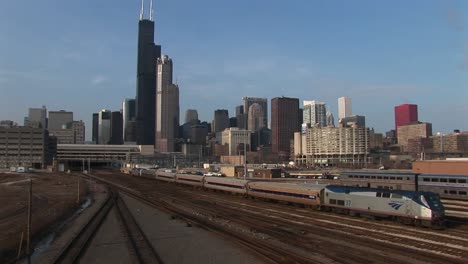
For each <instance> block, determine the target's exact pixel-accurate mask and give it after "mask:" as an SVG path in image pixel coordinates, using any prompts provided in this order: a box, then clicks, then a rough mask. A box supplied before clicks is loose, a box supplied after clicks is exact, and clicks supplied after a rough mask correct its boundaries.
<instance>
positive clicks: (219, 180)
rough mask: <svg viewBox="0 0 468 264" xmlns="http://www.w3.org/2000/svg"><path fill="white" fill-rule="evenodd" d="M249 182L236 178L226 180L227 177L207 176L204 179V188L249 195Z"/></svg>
mask: <svg viewBox="0 0 468 264" xmlns="http://www.w3.org/2000/svg"><path fill="white" fill-rule="evenodd" d="M248 182H249V181H248V180H241V179H235V178H225V177H213V176H205V177H204V187H205V188H207V189H213V190H219V191H225V192H231V193H238V194H244V195H246V194H247V191H246V185H247V183H248Z"/></svg>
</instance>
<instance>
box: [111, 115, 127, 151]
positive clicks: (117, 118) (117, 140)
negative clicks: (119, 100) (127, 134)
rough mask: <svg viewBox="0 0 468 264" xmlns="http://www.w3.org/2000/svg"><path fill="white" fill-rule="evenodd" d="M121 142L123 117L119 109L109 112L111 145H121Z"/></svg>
mask: <svg viewBox="0 0 468 264" xmlns="http://www.w3.org/2000/svg"><path fill="white" fill-rule="evenodd" d="M123 143H124V142H123V119H122V113H121V112H119V111H115V112H112V114H111V135H110V142H109V144H111V145H122V144H123Z"/></svg>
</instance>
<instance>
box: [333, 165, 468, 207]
mask: <svg viewBox="0 0 468 264" xmlns="http://www.w3.org/2000/svg"><path fill="white" fill-rule="evenodd" d="M339 179H340V183H341V184H342V185H345V186H356V187H368V188H382V189H390V190H408V191H425V192H434V193H437V194H438V195H439V196H440V197H441V198H447V199H457V200H468V175H448V174H418V173H412V172H380V171H378V172H377V171H345V172H341V173H340V177H339Z"/></svg>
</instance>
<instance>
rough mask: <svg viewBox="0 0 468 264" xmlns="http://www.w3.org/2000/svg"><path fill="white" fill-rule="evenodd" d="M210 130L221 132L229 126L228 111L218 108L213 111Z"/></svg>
mask: <svg viewBox="0 0 468 264" xmlns="http://www.w3.org/2000/svg"><path fill="white" fill-rule="evenodd" d="M211 126H212V129H211V130H212V132H213V133H218V132H222V131H223V130H224V129H226V128H228V127H229V112H228V110H226V109H218V110H215V112H214V119H213V123H212V125H211Z"/></svg>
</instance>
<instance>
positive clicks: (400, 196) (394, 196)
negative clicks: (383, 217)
mask: <svg viewBox="0 0 468 264" xmlns="http://www.w3.org/2000/svg"><path fill="white" fill-rule="evenodd" d="M392 198H395V199H401V198H403V196H402V195H401V194H398V193H392Z"/></svg>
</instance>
